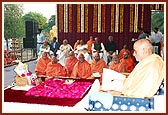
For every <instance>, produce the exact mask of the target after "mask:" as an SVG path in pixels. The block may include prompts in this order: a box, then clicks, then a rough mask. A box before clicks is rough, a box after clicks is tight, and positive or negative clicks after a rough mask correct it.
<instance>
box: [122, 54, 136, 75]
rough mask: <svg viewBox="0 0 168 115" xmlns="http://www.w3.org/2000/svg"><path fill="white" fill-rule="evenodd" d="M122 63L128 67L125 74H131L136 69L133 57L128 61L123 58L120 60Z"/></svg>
mask: <svg viewBox="0 0 168 115" xmlns="http://www.w3.org/2000/svg"><path fill="white" fill-rule="evenodd" d="M120 63H122V64H123V65H126V70H125V72H128V73H130V72H132V70H133V69H134V61H133V59H132V58H131V57H129V58H128V59H124V58H122V59H121V60H120Z"/></svg>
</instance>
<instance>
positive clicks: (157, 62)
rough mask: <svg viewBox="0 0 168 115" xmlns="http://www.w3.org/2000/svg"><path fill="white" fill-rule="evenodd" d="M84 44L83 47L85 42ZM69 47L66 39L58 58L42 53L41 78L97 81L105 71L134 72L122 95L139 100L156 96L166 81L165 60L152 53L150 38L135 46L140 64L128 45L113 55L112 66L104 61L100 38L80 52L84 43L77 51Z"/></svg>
mask: <svg viewBox="0 0 168 115" xmlns="http://www.w3.org/2000/svg"><path fill="white" fill-rule="evenodd" d="M91 39H92V38H91ZM81 43H82V44H83V41H82V42H81ZM67 44H68V42H67V40H64V41H63V44H62V45H61V46H60V49H59V50H60V52H59V53H57V55H52V56H51V57H49V56H48V52H43V53H42V57H41V58H40V59H39V60H38V62H37V65H36V67H35V73H36V75H37V76H39V77H40V76H45V77H48V76H49V77H57V76H59V77H62V76H64V77H69V78H82V79H93V76H92V75H93V73H95V72H98V73H99V74H100V75H101V77H102V73H103V68H109V69H112V70H115V71H118V72H121V73H122V72H128V73H130V74H129V76H128V78H127V79H126V80H125V81H123V84H124V85H123V87H124V89H123V91H122V94H124V95H127V96H137V97H150V96H152V95H153V94H154V92H156V91H157V89H158V87H159V85H160V84H161V81H162V80H163V78H164V77H163V76H164V63H163V59H162V58H161V57H160V56H158V55H157V54H153V53H152V45H151V43H150V41H149V40H147V39H140V40H138V41H137V42H135V43H134V56H135V58H136V60H137V61H139V63H138V64H137V65H135V64H134V61H133V59H132V57H131V56H130V52H129V50H128V49H126V46H124V48H123V49H122V50H121V51H120V53H119V55H118V54H117V53H115V52H113V53H112V60H111V61H110V62H109V65H108V64H107V62H106V61H105V58H103V55H104V52H103V50H102V51H101V49H102V48H103V44H102V43H101V42H99V39H98V38H96V39H95V41H94V42H93V43H92V46H91V47H92V48H88V47H85V46H83V49H82V50H79V49H80V48H79V46H80V45H81V46H82V44H78V45H76V47H75V48H76V50H72V47H71V46H70V45H69V44H68V45H67ZM76 44H77V43H76ZM85 45H86V44H85ZM74 46H75V45H74ZM75 48H74V49H75ZM95 48H97V50H95ZM89 50H90V51H92V52H91V53H89V56H90V55H92V57H91V59H92V60H91V61H88V60H86V59H88V58H87V56H88V55H85V53H86V52H87V53H88V51H89ZM94 51H95V52H94ZM106 53H107V52H106ZM62 54H64V58H65V64H64V65H63V64H61V62H60V59H61V58H62V57H59V56H62ZM65 55H66V56H65ZM109 55H110V54H109ZM106 56H107V55H106ZM107 57H108V56H107ZM106 59H107V58H106Z"/></svg>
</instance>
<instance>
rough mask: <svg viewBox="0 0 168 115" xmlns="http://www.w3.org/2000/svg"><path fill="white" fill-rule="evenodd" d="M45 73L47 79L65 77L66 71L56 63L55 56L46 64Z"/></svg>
mask: <svg viewBox="0 0 168 115" xmlns="http://www.w3.org/2000/svg"><path fill="white" fill-rule="evenodd" d="M45 72H46V76H49V77H57V76H66V71H65V69H64V68H63V66H62V65H61V64H60V63H58V60H57V57H56V56H53V57H52V61H51V62H50V63H48V65H47V68H46V70H45Z"/></svg>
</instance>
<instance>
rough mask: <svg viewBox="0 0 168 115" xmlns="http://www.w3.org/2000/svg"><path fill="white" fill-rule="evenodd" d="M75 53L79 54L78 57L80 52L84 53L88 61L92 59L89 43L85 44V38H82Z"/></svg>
mask: <svg viewBox="0 0 168 115" xmlns="http://www.w3.org/2000/svg"><path fill="white" fill-rule="evenodd" d="M75 53H76V54H78V55H77V57H79V54H80V53H82V54H83V55H84V57H85V60H86V61H87V62H88V63H91V61H92V59H91V57H90V55H89V53H88V45H87V44H85V43H84V41H83V40H80V44H79V45H78V46H77V50H76V51H75Z"/></svg>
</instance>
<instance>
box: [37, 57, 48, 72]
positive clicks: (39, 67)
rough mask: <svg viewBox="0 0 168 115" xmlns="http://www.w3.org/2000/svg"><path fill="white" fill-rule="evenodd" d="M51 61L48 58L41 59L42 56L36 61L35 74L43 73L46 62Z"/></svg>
mask: <svg viewBox="0 0 168 115" xmlns="http://www.w3.org/2000/svg"><path fill="white" fill-rule="evenodd" d="M49 62H51V59H50V58H48V57H47V58H46V59H43V58H42V57H41V58H40V59H39V60H38V61H37V64H36V67H35V72H36V71H37V72H38V74H37V75H45V70H46V68H47V64H48V63H49Z"/></svg>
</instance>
